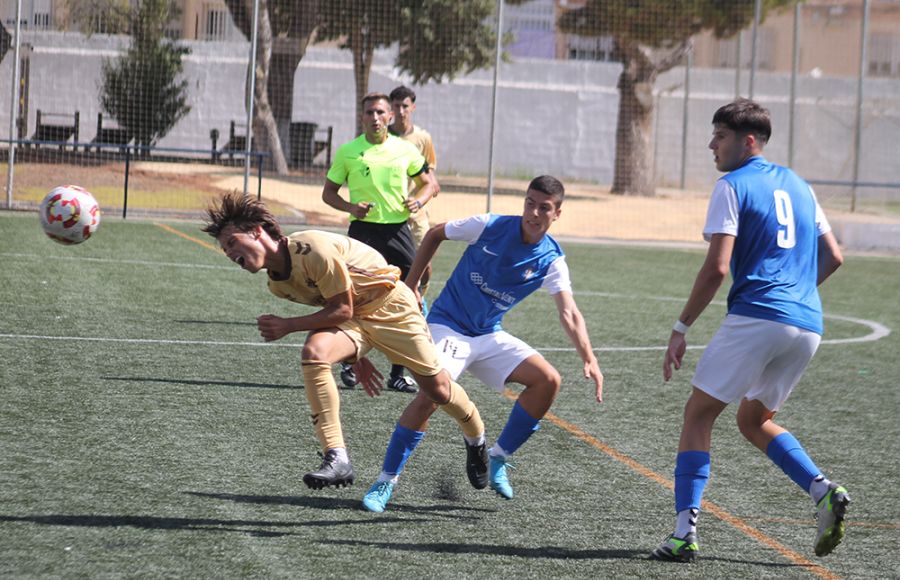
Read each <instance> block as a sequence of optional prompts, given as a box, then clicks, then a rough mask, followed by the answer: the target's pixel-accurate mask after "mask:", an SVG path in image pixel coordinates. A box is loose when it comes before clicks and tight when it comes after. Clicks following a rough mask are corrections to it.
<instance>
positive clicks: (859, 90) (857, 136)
mask: <svg viewBox="0 0 900 580" xmlns="http://www.w3.org/2000/svg"><path fill="white" fill-rule="evenodd" d="M862 10H863V14H862V29H861V30H860V39H859V76H858V77H857V81H856V127H855V129H854V131H853V189H852V190H851V194H850V211H851V212H854V211H856V189H857V182H858V181H859V159H860V155H859V150H860V149H861V148H862V122H863V119H862V107H863V81H864V80H865V78H866V64H867V61H868V60H869V59H868V51H867V50H866V49H867V45H868V44H869V42H868V41H869V0H863V5H862Z"/></svg>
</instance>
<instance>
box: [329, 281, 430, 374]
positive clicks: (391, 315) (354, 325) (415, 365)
mask: <svg viewBox="0 0 900 580" xmlns="http://www.w3.org/2000/svg"><path fill="white" fill-rule="evenodd" d="M338 328H340V329H341V331H343V332H344V334H346V335H347V336H348V337H349V338H350V340H352V341H353V343H354V344H355V345H356V357H357V358H360V357H363V356H365V355H366V353H367V352H369V350H370V349H373V348H374V349H376V350H378V351H381V352H382V353H383V354H384V355H385V356H386V357H387V358H388V360H389V361H391V363H393V364H398V365H403V366H404V367H406V368H408V369H409V370H410V371H412V372H414V373H416V374H419V375H423V376H426V377H432V376H434V375H436V374H438V373H439V372H441V370H442V369H443V367H442V366H441V363H440V360H439V359H438V355H437V349H436V348H435V346H434V342H432V340H431V332H430V331H429V330H428V323H426V322H425V317H424V316H422V312H421V311H420V310H419V305H418V304H416V299H415V296H414V295H413V293H412V290H410V289H409V288H408V287H407V286H406V284H403V283H398V284H397V286H396V287H395V288H394V289H393V290H392V291H391V294H390V296H389V297H388V299H387V300H386V301H385V303H384V304H383V305H382V306H381V308H379V309H378V310H376V311H375V312H373V313H371V314H366V315H365V316H364V317H360V318H356V317H354V318H351V319H350V320H348V321H347V322H345V323H343V324H340V325H338Z"/></svg>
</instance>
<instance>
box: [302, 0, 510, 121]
mask: <svg viewBox="0 0 900 580" xmlns="http://www.w3.org/2000/svg"><path fill="white" fill-rule="evenodd" d="M520 1H521V0H520ZM495 10H496V2H495V0H332V1H331V2H326V3H323V6H322V8H321V13H320V15H321V19H322V25H321V27H320V29H319V31H318V33H317V38H318V39H322V40H341V41H342V44H341V47H342V48H345V49H349V50H351V51H352V53H353V72H354V80H355V86H356V113H357V115H356V119H357V121H356V122H357V132H358V133H361V132H362V127H361V125H360V115H361V113H362V109H361V104H360V101H361V100H362V98H363V96H365V94H366V93H367V92H368V87H369V73H370V71H371V68H372V56H373V54H374V52H375V49H376V48H382V47H386V46H390V45H392V44H394V43H397V44H398V47H399V53H398V55H397V61H396V65H397V67H398V68H399V69H400V70H401V71H403V72H406V73H408V74H410V75H411V76H412V78H413V80H414V82H415V83H416V84H422V83H426V82H429V81H436V82H441V81H442V80H444V79H452V78H453V77H454V76H455V75H457V74H459V73H460V72H463V71H466V72H471V71H473V70H475V69H478V68H483V67H487V66H490V65H491V64H492V63H493V56H494V46H495V43H496V33H495V31H494V29H493V27H492V26H491V24H492V21H491V19H490V18H491V16H492V15H493V14H494V11H495Z"/></svg>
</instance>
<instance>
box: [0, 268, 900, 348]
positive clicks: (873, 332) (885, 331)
mask: <svg viewBox="0 0 900 580" xmlns="http://www.w3.org/2000/svg"><path fill="white" fill-rule="evenodd" d="M4 257H6V258H27V259H37V260H42V261H43V260H74V261H87V262H103V263H119V264H135V265H140V266H155V267H163V268H165V267H168V268H199V269H211V270H233V269H234V268H233V267H232V266H231V265H230V264H223V265H221V266H217V265H208V264H191V263H184V262H153V261H148V260H123V259H120V258H91V257H84V256H79V257H74V256H43V255H38V254H22V253H12V252H0V258H4ZM431 284H432V285H433V286H442V285H443V284H444V281H443V280H440V281H439V280H432V282H431ZM575 294H577V295H578V296H598V297H603V298H614V299H630V300H656V301H663V302H684V301H685V298H676V297H674V296H641V295H636V294H620V293H615V292H595V291H591V290H581V291H577V292H575ZM711 304H715V305H719V306H724V305H725V303H724V302H721V301H716V300H714V301H713V302H712V303H711ZM824 317H825V318H830V319H832V320H840V321H843V322H850V323H852V324H858V325H860V326H865V327H867V328H868V329H869V331H870V332H869V333H868V334H866V335H863V336H857V337H852V338H831V339H825V340H823V341H822V342H821V344H823V345H829V344H854V343H860V342H874V341H876V340H880V339H882V338H884V337H886V336H888V335H890V334H891V329H890V328H888V327H886V326H884V325H883V324H881V323H878V322H875V321H874V320H866V319H864V318H853V317H851V316H840V315H837V314H825V315H824ZM0 339H8V340H17V339H18V340H70V341H86V342H117V343H130V344H178V345H195V346H266V345H269V346H276V347H281V348H298V347H301V346H303V345H302V344H300V343H292V342H287V343H283V342H275V343H271V344H270V343H264V342H229V341H214V340H163V339H152V338H110V337H89V336H48V335H39V334H0ZM706 346H707V345H705V344H703V345H689V346H688V347H687V348H688V350H700V349H704V348H706ZM535 348H536V349H537V350H538V351H539V352H541V351H546V352H574V351H575V349H574V348H573V347H552V346H547V347H535ZM664 350H666V345H663V344H661V345H654V346H599V347H594V351H595V352H643V351H664Z"/></svg>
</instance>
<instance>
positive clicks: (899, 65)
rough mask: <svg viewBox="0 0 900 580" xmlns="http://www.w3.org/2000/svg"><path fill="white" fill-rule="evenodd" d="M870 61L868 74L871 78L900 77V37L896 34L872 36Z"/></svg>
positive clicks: (870, 39) (869, 53)
mask: <svg viewBox="0 0 900 580" xmlns="http://www.w3.org/2000/svg"><path fill="white" fill-rule="evenodd" d="M868 59H869V71H868V74H870V75H871V76H874V77H891V76H900V36H897V35H894V34H873V35H871V36H870V37H869V46H868Z"/></svg>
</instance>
